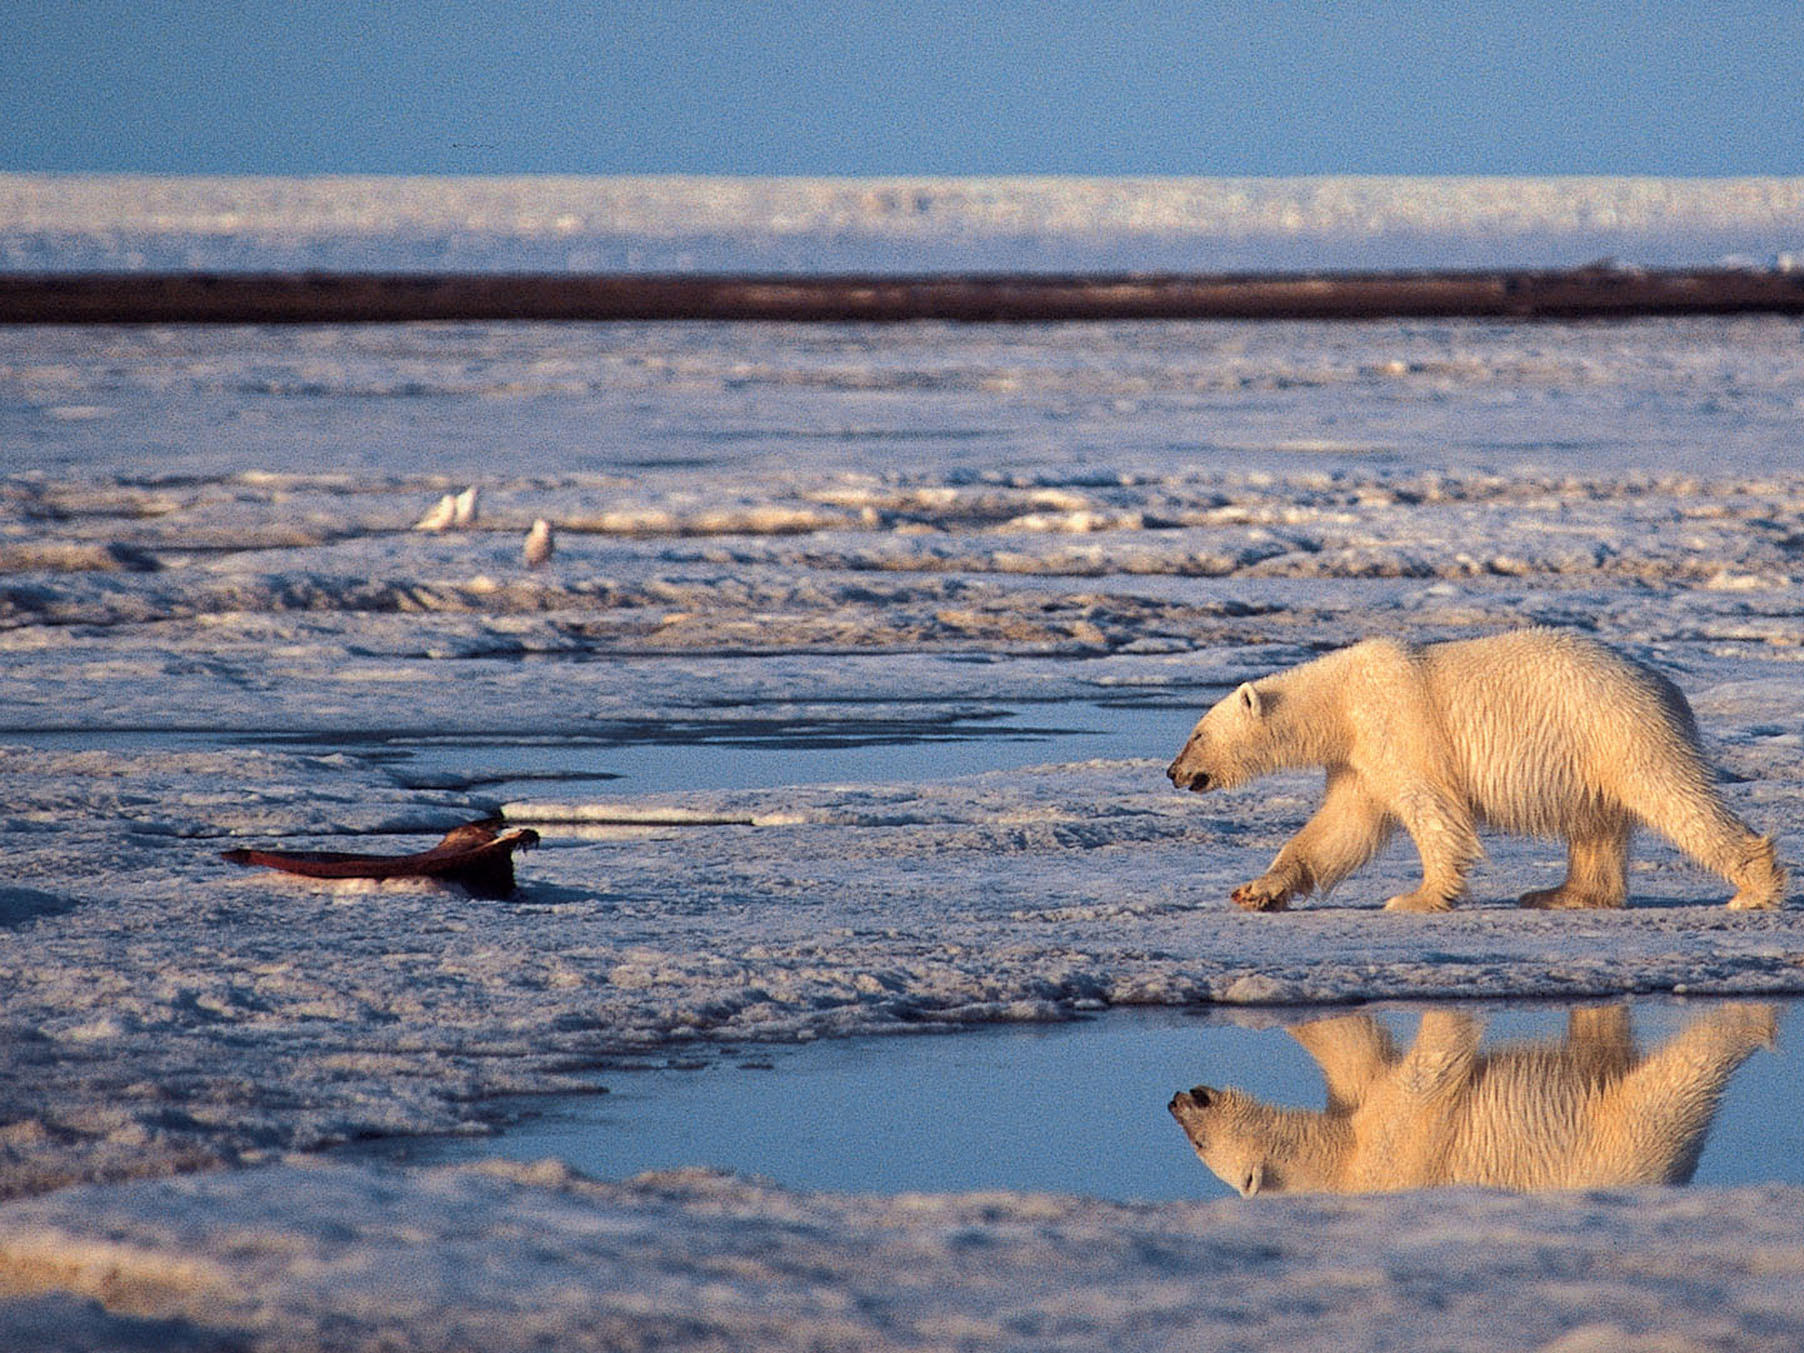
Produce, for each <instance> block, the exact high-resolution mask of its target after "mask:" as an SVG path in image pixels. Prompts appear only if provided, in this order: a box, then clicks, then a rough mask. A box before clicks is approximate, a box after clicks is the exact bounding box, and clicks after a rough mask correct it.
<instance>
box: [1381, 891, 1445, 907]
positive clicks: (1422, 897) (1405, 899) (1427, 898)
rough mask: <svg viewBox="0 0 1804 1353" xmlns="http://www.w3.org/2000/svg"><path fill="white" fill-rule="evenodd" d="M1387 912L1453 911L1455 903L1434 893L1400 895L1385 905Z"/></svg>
mask: <svg viewBox="0 0 1804 1353" xmlns="http://www.w3.org/2000/svg"><path fill="white" fill-rule="evenodd" d="M1384 909H1385V910H1386V911H1451V910H1453V903H1452V902H1450V901H1448V900H1447V899H1446V898H1444V897H1440V896H1438V895H1437V894H1434V893H1422V892H1416V893H1399V894H1398V895H1397V896H1395V897H1393V898H1392V899H1391V900H1390V901H1388V902H1386V903H1385V904H1384Z"/></svg>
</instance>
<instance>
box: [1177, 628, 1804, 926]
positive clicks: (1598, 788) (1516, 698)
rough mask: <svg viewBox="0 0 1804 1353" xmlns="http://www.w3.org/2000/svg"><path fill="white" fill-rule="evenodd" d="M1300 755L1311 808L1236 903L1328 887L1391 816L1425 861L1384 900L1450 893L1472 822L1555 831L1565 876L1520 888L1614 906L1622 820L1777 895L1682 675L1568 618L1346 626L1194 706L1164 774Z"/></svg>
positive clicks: (1773, 899)
mask: <svg viewBox="0 0 1804 1353" xmlns="http://www.w3.org/2000/svg"><path fill="white" fill-rule="evenodd" d="M1310 766H1320V767H1322V768H1324V769H1325V770H1326V771H1327V785H1326V790H1325V793H1324V796H1323V800H1322V804H1321V807H1320V808H1319V809H1318V810H1317V811H1316V814H1315V816H1314V817H1312V818H1311V819H1310V820H1309V822H1308V823H1307V824H1305V826H1304V827H1303V829H1302V830H1301V831H1299V832H1298V833H1297V834H1296V836H1294V837H1293V838H1292V839H1291V840H1290V841H1289V842H1288V843H1287V844H1286V845H1285V846H1284V848H1283V849H1282V850H1281V851H1279V852H1278V855H1277V858H1276V859H1274V860H1273V861H1272V864H1271V867H1270V868H1269V869H1268V870H1267V871H1266V872H1265V874H1264V875H1262V876H1261V877H1260V878H1257V879H1254V880H1253V881H1252V882H1250V883H1247V884H1244V885H1242V886H1241V887H1240V888H1238V889H1236V890H1235V892H1234V901H1235V902H1237V903H1238V904H1240V905H1241V906H1243V907H1246V908H1248V909H1249V910H1255V911H1277V910H1282V909H1283V908H1284V907H1286V906H1288V905H1289V903H1290V901H1291V899H1292V898H1293V897H1299V896H1305V895H1307V894H1309V893H1310V892H1313V891H1316V890H1324V891H1325V890H1326V889H1328V888H1331V887H1333V886H1334V885H1335V884H1336V883H1338V882H1340V880H1342V879H1344V878H1345V877H1346V876H1347V875H1348V874H1350V873H1352V872H1353V871H1354V870H1355V869H1357V868H1358V867H1359V866H1360V865H1362V864H1364V863H1365V862H1366V861H1367V860H1369V859H1370V858H1371V857H1372V855H1373V854H1375V853H1376V852H1377V850H1378V849H1379V848H1380V847H1381V846H1382V845H1383V844H1384V843H1385V841H1386V840H1388V839H1389V837H1390V835H1391V833H1392V832H1393V831H1394V830H1396V829H1397V828H1398V827H1402V828H1403V830H1405V831H1406V832H1408V833H1409V835H1410V837H1411V838H1412V839H1413V840H1414V842H1415V844H1416V848H1417V850H1418V852H1419V853H1420V855H1421V857H1422V873H1423V878H1422V886H1421V887H1420V888H1418V889H1417V890H1416V891H1415V892H1412V893H1405V894H1403V895H1401V896H1399V897H1393V898H1391V899H1390V901H1389V902H1387V903H1386V906H1388V907H1390V908H1392V909H1394V910H1403V911H1442V910H1445V909H1446V908H1447V907H1448V906H1450V905H1451V904H1452V902H1453V901H1454V900H1455V899H1457V898H1458V897H1459V896H1460V895H1461V894H1462V893H1463V892H1464V891H1465V886H1466V873H1467V871H1468V870H1469V869H1470V868H1471V866H1472V865H1473V863H1474V862H1475V861H1477V859H1478V858H1479V857H1480V855H1481V854H1482V853H1483V852H1482V849H1481V847H1480V846H1479V843H1478V834H1477V829H1478V827H1479V826H1481V825H1488V826H1491V827H1495V828H1497V829H1499V830H1501V831H1505V832H1511V833H1515V834H1520V835H1527V836H1542V837H1551V838H1555V839H1560V840H1564V841H1565V842H1567V845H1568V851H1569V866H1568V870H1567V877H1566V881H1565V882H1564V883H1562V884H1561V885H1560V886H1559V887H1558V888H1553V889H1547V890H1544V891H1538V892H1531V893H1527V894H1525V895H1524V896H1523V897H1522V899H1521V901H1522V904H1523V905H1524V906H1531V907H1619V906H1622V905H1623V903H1624V902H1625V901H1626V899H1627V896H1628V886H1627V868H1628V848H1629V838H1630V836H1631V834H1632V832H1633V830H1634V828H1635V826H1636V825H1637V824H1640V825H1645V826H1648V827H1651V828H1653V829H1654V830H1655V831H1657V832H1659V833H1660V834H1661V835H1662V836H1664V837H1666V838H1667V839H1668V840H1669V841H1671V842H1672V843H1673V844H1674V845H1676V846H1678V847H1679V849H1681V850H1683V851H1684V852H1685V853H1686V854H1687V855H1689V856H1691V857H1692V858H1693V859H1694V860H1696V861H1697V862H1698V863H1699V864H1701V865H1703V866H1704V867H1705V868H1707V869H1711V870H1713V871H1715V872H1716V873H1718V874H1721V875H1722V876H1723V877H1724V878H1726V879H1728V880H1729V881H1730V882H1731V883H1733V884H1734V885H1735V887H1736V890H1737V891H1736V893H1735V895H1734V897H1732V898H1731V899H1730V900H1729V905H1730V906H1731V907H1737V908H1772V907H1777V906H1778V905H1779V903H1780V901H1781V899H1782V898H1783V896H1784V892H1785V874H1784V871H1783V870H1781V869H1780V868H1779V867H1778V864H1777V863H1776V861H1775V858H1774V851H1773V842H1772V839H1771V838H1770V837H1763V836H1758V835H1756V834H1755V833H1753V832H1752V831H1750V830H1749V829H1748V828H1747V827H1746V826H1745V825H1744V824H1743V823H1742V822H1741V821H1739V820H1738V819H1737V818H1736V817H1735V816H1734V814H1732V813H1731V812H1729V810H1728V809H1727V808H1726V807H1725V806H1724V804H1723V802H1722V799H1721V797H1720V796H1719V795H1718V794H1717V791H1716V787H1715V784H1714V782H1713V776H1712V774H1711V772H1710V768H1709V766H1708V765H1707V764H1706V762H1705V760H1704V757H1703V753H1702V750H1701V749H1700V747H1699V745H1698V732H1697V724H1696V722H1695V720H1694V719H1693V718H1692V714H1691V709H1690V706H1688V705H1687V704H1686V703H1685V697H1684V696H1683V695H1682V694H1680V692H1679V689H1678V688H1677V687H1676V686H1674V685H1673V684H1672V683H1671V682H1670V681H1668V680H1667V679H1666V678H1665V677H1663V676H1661V675H1660V674H1659V673H1658V672H1655V671H1653V670H1652V669H1651V668H1648V667H1644V666H1642V665H1641V664H1640V663H1637V662H1634V661H1632V660H1631V659H1629V658H1626V657H1624V656H1622V655H1621V654H1619V653H1616V652H1614V651H1613V650H1611V649H1609V648H1606V647H1605V646H1604V645H1602V644H1600V643H1597V642H1595V641H1594V640H1591V639H1588V638H1585V637H1584V636H1582V635H1579V634H1574V633H1570V632H1567V631H1563V630H1552V629H1526V630H1520V631H1516V632H1514V633H1510V634H1501V635H1494V636H1491V637H1488V638H1484V639H1468V640H1461V641H1457V642H1453V643H1441V644H1426V645H1423V646H1421V647H1414V646H1410V645H1406V644H1400V643H1396V642H1393V641H1391V640H1388V639H1370V640H1367V641H1366V642H1364V643H1361V644H1355V645H1354V646H1353V647H1351V648H1345V649H1341V650H1340V651H1338V652H1335V653H1330V654H1328V655H1327V656H1326V657H1322V658H1318V659H1317V660H1315V661H1314V662H1310V663H1305V664H1303V665H1302V666H1300V667H1295V668H1292V669H1291V670H1289V671H1286V672H1280V673H1278V674H1277V675H1275V676H1270V677H1265V678H1263V679H1261V680H1259V681H1256V682H1252V683H1249V684H1247V685H1244V686H1242V687H1240V688H1239V689H1238V690H1237V691H1235V692H1234V693H1233V694H1232V695H1230V696H1228V697H1227V698H1226V699H1224V700H1222V701H1221V702H1220V703H1219V704H1217V705H1216V706H1215V707H1214V708H1213V709H1211V710H1210V711H1209V712H1208V713H1206V714H1205V715H1203V717H1202V719H1201V720H1199V721H1198V723H1197V725H1196V728H1195V729H1194V730H1193V731H1192V732H1191V734H1190V738H1189V740H1188V741H1187V742H1186V743H1185V744H1184V747H1183V750H1182V751H1180V752H1179V753H1178V756H1177V759H1176V760H1175V761H1173V762H1172V764H1171V767H1170V769H1169V770H1168V771H1167V774H1168V775H1170V777H1171V780H1172V783H1174V784H1175V785H1177V786H1178V787H1179V788H1181V789H1195V790H1199V791H1201V790H1208V789H1218V788H1219V789H1230V788H1234V787H1235V786H1238V785H1242V784H1245V783H1247V782H1248V781H1249V780H1253V779H1255V778H1257V777H1258V776H1261V775H1266V774H1270V773H1271V772H1273V771H1278V770H1286V769H1298V768H1302V767H1310Z"/></svg>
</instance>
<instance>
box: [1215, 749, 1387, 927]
mask: <svg viewBox="0 0 1804 1353" xmlns="http://www.w3.org/2000/svg"><path fill="white" fill-rule="evenodd" d="M1393 825H1394V824H1393V822H1392V820H1391V819H1390V817H1389V816H1388V815H1387V814H1386V813H1385V811H1384V808H1383V806H1382V805H1381V804H1380V803H1379V802H1378V801H1377V800H1376V799H1374V798H1373V797H1372V796H1371V795H1370V794H1369V793H1367V792H1366V789H1365V786H1364V784H1363V783H1362V782H1361V781H1360V779H1359V777H1358V776H1357V775H1355V774H1354V773H1353V772H1352V771H1350V770H1347V769H1344V768H1341V769H1336V770H1333V771H1330V772H1329V774H1328V787H1327V793H1326V794H1324V795H1323V797H1322V804H1321V807H1319V808H1317V809H1316V810H1315V816H1313V817H1311V818H1310V819H1309V821H1308V822H1306V823H1304V824H1303V829H1302V830H1301V831H1299V832H1298V833H1297V834H1296V835H1295V836H1293V837H1291V838H1290V840H1289V841H1287V842H1285V843H1284V849H1282V850H1280V851H1279V852H1278V855H1277V858H1276V859H1274V860H1273V861H1272V863H1271V868H1269V869H1267V870H1266V871H1265V873H1264V874H1262V875H1260V876H1259V877H1258V878H1256V879H1254V880H1253V881H1252V882H1251V883H1243V884H1241V885H1240V887H1238V888H1236V889H1235V890H1234V894H1233V896H1234V902H1235V905H1236V906H1240V907H1244V908H1245V909H1246V910H1248V911H1283V910H1284V909H1285V908H1287V907H1288V906H1289V905H1290V902H1291V899H1292V898H1294V897H1306V896H1308V895H1309V894H1310V893H1312V892H1317V891H1321V892H1326V891H1328V890H1329V889H1330V888H1332V887H1334V885H1335V884H1337V883H1339V882H1340V881H1341V880H1342V879H1344V878H1346V877H1347V875H1348V874H1351V873H1352V872H1353V871H1354V870H1355V869H1357V868H1359V866H1360V865H1362V864H1364V863H1365V862H1366V861H1367V860H1369V859H1371V858H1372V856H1373V855H1375V854H1376V853H1377V852H1378V849H1379V847H1381V846H1382V845H1384V843H1385V841H1387V840H1388V839H1389V838H1390V834H1391V830H1392V827H1393Z"/></svg>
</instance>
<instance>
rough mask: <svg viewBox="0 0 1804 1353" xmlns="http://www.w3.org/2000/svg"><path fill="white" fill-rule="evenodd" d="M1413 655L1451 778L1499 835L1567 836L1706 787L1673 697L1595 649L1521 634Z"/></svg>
mask: <svg viewBox="0 0 1804 1353" xmlns="http://www.w3.org/2000/svg"><path fill="white" fill-rule="evenodd" d="M1419 654H1420V661H1421V663H1422V670H1423V675H1424V679H1425V682H1426V685H1427V688H1428V692H1429V696H1430V699H1431V701H1432V703H1433V704H1434V706H1435V707H1436V711H1437V712H1438V713H1439V715H1440V717H1441V719H1442V726H1443V729H1444V731H1445V733H1446V736H1447V745H1448V749H1449V752H1450V754H1451V755H1452V757H1453V760H1454V763H1455V765H1454V769H1455V773H1456V775H1457V776H1458V777H1459V778H1460V780H1461V781H1462V787H1463V789H1464V790H1465V793H1466V794H1467V796H1468V798H1469V799H1470V801H1471V803H1472V806H1473V808H1474V809H1475V810H1476V811H1477V813H1478V814H1479V815H1480V816H1481V817H1483V818H1484V819H1485V820H1486V821H1488V822H1491V823H1493V824H1494V825H1496V826H1498V827H1500V828H1503V829H1504V830H1506V831H1513V832H1523V833H1529V834H1533V835H1547V836H1567V835H1569V834H1570V833H1571V832H1572V830H1573V828H1574V827H1575V826H1578V827H1583V826H1585V825H1587V824H1595V823H1602V822H1604V821H1607V820H1611V819H1617V818H1621V817H1622V816H1623V815H1624V814H1630V815H1635V814H1636V809H1635V805H1636V804H1637V803H1638V802H1642V801H1644V800H1645V798H1646V796H1647V795H1649V794H1655V795H1660V794H1666V793H1669V792H1672V791H1674V790H1677V789H1681V788H1683V789H1684V790H1686V791H1690V790H1693V789H1695V788H1698V787H1701V786H1702V785H1703V784H1705V783H1707V781H1708V778H1709V776H1708V771H1707V770H1706V768H1705V766H1704V763H1703V759H1702V755H1701V753H1700V751H1699V748H1698V736H1697V725H1696V722H1695V721H1694V720H1693V718H1692V714H1691V709H1690V706H1688V705H1687V704H1686V702H1685V697H1684V696H1683V695H1682V694H1681V693H1680V692H1679V689H1678V687H1676V686H1674V685H1673V684H1672V682H1670V681H1668V680H1667V679H1666V678H1665V677H1663V676H1661V675H1660V674H1659V673H1658V672H1655V671H1654V670H1652V669H1651V668H1648V667H1644V666H1642V665H1641V664H1640V663H1638V662H1635V661H1633V660H1632V659H1630V658H1627V657H1624V656H1623V655H1622V654H1620V653H1617V652H1615V651H1614V650H1613V649H1610V648H1606V647H1605V646H1604V645H1602V644H1600V643H1598V642H1596V641H1595V640H1592V639H1589V638H1586V637H1585V636H1583V635H1580V634H1574V633H1570V632H1567V631H1563V630H1552V629H1527V630H1519V631H1515V632H1513V633H1509V634H1500V635H1492V636H1489V637H1486V638H1483V639H1467V640H1457V641H1454V642H1450V643H1441V644H1430V645H1427V646H1426V647H1424V648H1422V649H1420V650H1419Z"/></svg>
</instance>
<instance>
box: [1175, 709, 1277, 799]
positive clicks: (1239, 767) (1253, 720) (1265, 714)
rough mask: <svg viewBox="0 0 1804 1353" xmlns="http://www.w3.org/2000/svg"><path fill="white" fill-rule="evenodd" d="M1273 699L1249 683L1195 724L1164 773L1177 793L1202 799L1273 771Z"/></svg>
mask: <svg viewBox="0 0 1804 1353" xmlns="http://www.w3.org/2000/svg"><path fill="white" fill-rule="evenodd" d="M1273 704H1274V700H1273V697H1272V695H1271V694H1270V693H1267V692H1262V691H1260V690H1259V689H1258V688H1257V687H1255V686H1254V685H1253V684H1252V683H1251V682H1250V681H1249V682H1246V683H1244V684H1242V685H1241V687H1240V688H1239V689H1238V690H1236V691H1235V692H1234V693H1233V694H1232V695H1230V696H1228V697H1226V698H1225V699H1223V700H1221V701H1220V702H1218V703H1217V704H1216V705H1215V707H1214V708H1213V709H1211V710H1210V711H1209V712H1208V713H1207V714H1205V715H1203V717H1202V718H1200V719H1198V720H1197V721H1196V727H1195V728H1193V729H1191V730H1190V738H1189V740H1188V741H1186V742H1185V743H1184V747H1183V750H1182V751H1180V752H1179V753H1178V756H1177V760H1175V761H1173V762H1172V763H1171V765H1170V766H1168V767H1166V770H1165V774H1166V775H1168V776H1169V777H1170V778H1171V782H1172V783H1173V784H1174V785H1176V786H1177V787H1178V788H1179V789H1189V790H1194V791H1195V792H1196V793H1198V794H1201V793H1203V792H1205V791H1207V790H1211V789H1233V788H1235V787H1237V786H1239V785H1243V784H1245V783H1246V782H1247V781H1248V780H1252V779H1256V778H1257V777H1259V776H1261V775H1263V774H1265V773H1266V772H1267V771H1269V770H1271V769H1273V765H1272V760H1273V756H1272V754H1273V752H1274V751H1275V743H1274V738H1273V729H1272V725H1271V719H1270V716H1271V713H1272V706H1273Z"/></svg>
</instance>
